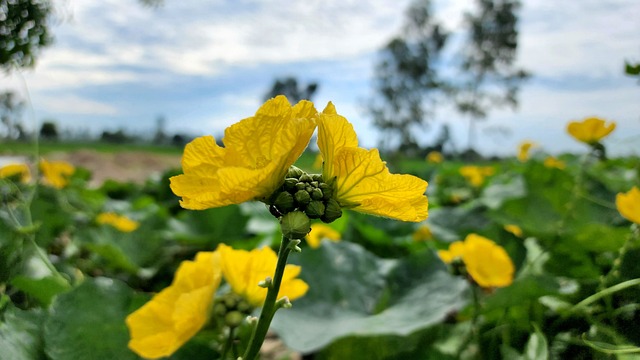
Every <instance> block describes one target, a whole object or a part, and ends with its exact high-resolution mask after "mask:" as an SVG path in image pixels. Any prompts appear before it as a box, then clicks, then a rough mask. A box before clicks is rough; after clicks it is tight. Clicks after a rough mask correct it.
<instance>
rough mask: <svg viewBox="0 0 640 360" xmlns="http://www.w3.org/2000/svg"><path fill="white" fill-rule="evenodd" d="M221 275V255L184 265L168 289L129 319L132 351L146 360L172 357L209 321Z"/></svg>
mask: <svg viewBox="0 0 640 360" xmlns="http://www.w3.org/2000/svg"><path fill="white" fill-rule="evenodd" d="M221 275H222V273H221V271H220V256H219V254H218V253H215V252H199V253H198V254H197V255H196V258H195V260H194V261H183V262H182V263H181V264H180V267H179V268H178V270H177V271H176V275H175V277H174V279H173V282H172V283H171V285H170V286H169V287H167V288H166V289H164V290H162V291H161V292H159V293H158V294H156V295H155V296H154V297H153V298H152V299H151V300H150V301H149V302H147V303H146V304H144V305H143V306H142V307H141V308H139V309H138V310H136V311H135V312H133V313H132V314H130V315H129V316H127V319H126V324H127V327H128V328H129V333H130V337H131V340H130V341H129V348H130V349H131V350H133V351H134V352H135V353H136V354H138V355H139V356H141V357H144V358H147V359H158V358H161V357H165V356H170V355H171V354H173V353H174V352H175V351H176V350H178V349H179V348H180V347H181V346H182V345H183V344H184V343H186V342H187V341H188V340H189V339H191V337H193V336H194V335H195V334H196V333H197V332H198V331H199V330H200V329H201V328H202V327H203V326H204V324H205V323H206V322H207V321H208V320H209V310H210V307H211V305H212V304H213V299H214V296H215V292H216V290H217V289H218V286H219V285H220V279H221Z"/></svg>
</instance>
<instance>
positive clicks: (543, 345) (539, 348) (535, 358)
mask: <svg viewBox="0 0 640 360" xmlns="http://www.w3.org/2000/svg"><path fill="white" fill-rule="evenodd" d="M534 327H535V332H534V333H533V334H531V336H530V337H529V341H528V342H527V347H526V348H525V352H524V359H526V360H546V359H548V358H549V346H548V344H547V338H546V337H545V336H544V334H543V333H542V331H540V329H539V328H538V327H537V326H534Z"/></svg>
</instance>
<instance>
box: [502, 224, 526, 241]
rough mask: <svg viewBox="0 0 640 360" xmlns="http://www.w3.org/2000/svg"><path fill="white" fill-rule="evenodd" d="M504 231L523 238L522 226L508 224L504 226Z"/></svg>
mask: <svg viewBox="0 0 640 360" xmlns="http://www.w3.org/2000/svg"><path fill="white" fill-rule="evenodd" d="M504 229H505V230H506V231H508V232H510V233H512V234H513V235H515V236H517V237H519V238H521V237H522V229H521V228H520V226H518V225H515V224H507V225H505V226H504Z"/></svg>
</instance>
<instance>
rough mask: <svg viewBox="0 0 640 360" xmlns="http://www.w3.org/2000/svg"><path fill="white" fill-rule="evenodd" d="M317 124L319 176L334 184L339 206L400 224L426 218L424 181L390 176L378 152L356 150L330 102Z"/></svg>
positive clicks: (347, 126)
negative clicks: (398, 221) (320, 156)
mask: <svg viewBox="0 0 640 360" xmlns="http://www.w3.org/2000/svg"><path fill="white" fill-rule="evenodd" d="M317 121H318V147H319V149H320V153H322V157H323V159H324V164H323V169H322V177H323V178H324V180H325V182H327V183H332V184H333V187H334V194H333V197H334V198H335V199H336V201H338V203H339V204H340V205H341V206H343V207H346V208H351V209H353V210H356V211H360V212H363V213H366V214H371V215H378V216H384V217H388V218H392V219H397V220H403V221H414V222H419V221H423V220H425V219H426V218H427V216H428V213H427V208H428V206H429V204H428V200H427V197H426V195H425V191H426V189H427V185H428V184H427V182H426V181H424V180H422V179H420V178H417V177H415V176H412V175H401V174H391V173H390V172H389V169H387V166H386V164H385V163H384V162H383V161H382V160H381V159H380V154H379V153H378V149H372V150H366V149H363V148H360V147H358V138H357V136H356V133H355V131H354V130H353V126H352V125H351V124H350V123H349V122H348V121H347V119H345V118H344V117H342V116H340V115H338V113H337V112H336V109H335V107H334V106H333V104H332V103H329V104H328V105H327V107H326V108H325V109H324V111H323V112H322V114H320V116H319V118H318V120H317Z"/></svg>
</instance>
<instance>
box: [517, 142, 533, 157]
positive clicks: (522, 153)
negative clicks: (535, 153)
mask: <svg viewBox="0 0 640 360" xmlns="http://www.w3.org/2000/svg"><path fill="white" fill-rule="evenodd" d="M535 146H536V144H535V143H533V142H531V141H524V142H522V143H521V144H520V147H519V150H518V160H520V161H521V162H525V161H527V160H528V159H529V150H531V148H533V147H535Z"/></svg>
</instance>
